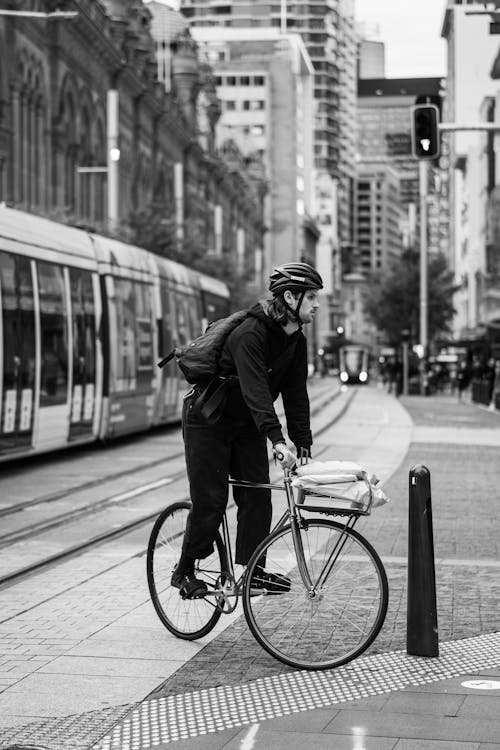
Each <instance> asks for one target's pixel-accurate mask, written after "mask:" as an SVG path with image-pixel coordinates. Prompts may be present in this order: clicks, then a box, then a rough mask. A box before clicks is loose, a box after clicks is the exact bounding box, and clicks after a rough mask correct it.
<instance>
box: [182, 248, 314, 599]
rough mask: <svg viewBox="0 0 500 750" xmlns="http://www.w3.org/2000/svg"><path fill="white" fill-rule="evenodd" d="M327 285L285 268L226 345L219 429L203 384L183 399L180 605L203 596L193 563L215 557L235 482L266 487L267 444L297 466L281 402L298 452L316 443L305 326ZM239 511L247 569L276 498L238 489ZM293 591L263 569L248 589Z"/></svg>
mask: <svg viewBox="0 0 500 750" xmlns="http://www.w3.org/2000/svg"><path fill="white" fill-rule="evenodd" d="M322 288H323V282H322V279H321V276H320V275H319V274H318V272H317V271H316V270H315V269H314V268H313V267H312V266H310V265H308V264H307V263H286V264H284V265H282V266H279V267H277V268H275V269H274V270H273V272H272V274H271V276H270V280H269V290H270V292H271V296H270V297H269V298H266V299H265V300H261V301H260V302H258V303H257V304H256V305H254V307H252V308H251V309H250V311H249V313H248V316H247V318H245V320H244V321H243V322H242V323H241V324H240V325H239V326H237V328H235V329H234V330H233V331H232V332H231V333H230V334H229V336H228V337H227V339H226V341H225V343H224V346H223V349H222V355H221V359H220V370H221V375H222V376H223V377H229V376H232V377H231V379H230V381H229V385H228V388H229V391H228V397H227V401H226V404H225V406H224V408H223V410H222V413H221V416H220V418H219V419H218V421H217V422H216V423H215V424H213V423H209V422H208V421H207V420H206V419H205V418H204V417H203V415H202V414H201V413H200V410H199V408H198V407H197V403H196V402H197V400H198V399H199V396H200V389H199V388H198V387H197V386H194V388H193V389H192V390H191V391H189V392H188V394H187V395H186V397H185V399H184V406H183V415H182V431H183V438H184V444H185V454H186V466H187V472H188V477H189V485H190V492H191V501H192V508H191V510H190V513H189V518H188V522H187V526H186V533H185V537H184V541H183V547H182V553H181V557H180V560H179V561H178V563H177V565H176V568H175V570H174V572H173V575H172V579H171V584H172V586H175V587H176V588H178V589H179V591H180V595H181V596H182V597H183V598H189V599H190V598H197V597H200V596H203V595H204V594H205V593H206V591H207V586H206V584H205V582H204V581H202V580H200V579H197V578H196V575H195V561H196V560H197V559H202V558H205V557H207V556H208V555H210V554H211V552H212V550H213V541H214V539H215V536H216V533H217V530H218V528H219V526H220V523H221V521H222V517H223V514H224V511H225V508H226V505H227V500H228V492H229V483H228V479H229V476H232V477H237V478H238V479H243V480H246V481H249V482H252V483H258V484H266V483H269V462H268V454H267V443H266V439H269V440H270V441H271V443H272V445H273V450H274V452H275V455H277V456H278V457H279V460H280V464H281V466H282V467H283V468H284V469H285V468H287V469H291V468H293V466H294V465H295V462H296V458H295V455H294V453H293V452H292V451H291V450H290V449H289V448H288V447H287V445H286V443H285V439H284V436H283V430H282V426H281V424H280V421H279V419H278V416H277V414H276V411H275V409H274V405H273V404H274V402H275V401H276V399H277V398H278V396H279V395H280V394H281V396H282V400H283V405H284V409H285V415H286V424H287V430H288V435H289V437H290V440H291V441H292V442H293V443H294V445H295V447H296V449H297V452H298V453H300V452H301V450H303V451H306V453H307V454H310V450H311V445H312V435H311V426H310V409H309V398H308V395H307V344H306V339H305V336H304V334H303V333H302V326H303V325H304V324H308V323H311V322H312V320H313V319H314V315H315V314H316V310H317V309H318V307H319V301H318V290H320V289H322ZM233 496H234V500H235V503H236V506H237V508H238V512H237V521H238V523H237V535H236V554H235V561H236V563H237V564H240V565H246V564H247V562H248V560H249V559H250V557H251V555H252V553H253V552H254V550H255V549H256V547H257V546H258V544H260V542H261V541H262V540H263V539H264V538H265V537H266V536H267V535H268V533H269V530H270V527H271V516H272V506H271V491H270V490H269V489H255V488H248V489H247V488H245V487H233ZM289 587H290V582H289V580H288V579H287V578H286V577H285V576H281V575H277V574H275V573H273V572H272V571H265V570H263V569H262V570H259V574H258V576H254V578H253V579H252V588H257V589H258V588H265V589H267V591H272V592H273V593H282V592H284V591H287V590H288V589H289Z"/></svg>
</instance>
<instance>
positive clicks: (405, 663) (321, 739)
mask: <svg viewBox="0 0 500 750" xmlns="http://www.w3.org/2000/svg"><path fill="white" fill-rule="evenodd" d="M402 406H404V407H405V408H406V409H407V410H408V412H409V414H410V415H411V418H412V422H413V426H411V424H410V423H409V421H406V419H407V418H406V414H405V412H404V411H403V410H402ZM354 407H355V408H352V409H351V410H349V412H348V413H347V415H346V417H345V419H344V420H342V422H341V423H339V424H338V425H336V426H334V427H333V428H332V429H331V430H329V431H328V432H327V433H325V435H323V436H322V438H321V440H322V442H326V441H329V445H330V446H331V447H334V448H335V455H336V456H338V457H339V458H347V457H348V456H349V457H351V458H352V457H353V445H354V444H355V442H356V437H357V440H358V445H359V443H360V442H364V444H365V447H364V449H362V451H361V453H362V455H363V462H364V463H365V465H366V466H367V467H369V468H370V469H374V468H375V466H374V462H375V460H377V461H378V464H379V465H381V466H384V462H386V459H387V457H388V455H389V454H390V453H391V451H392V453H393V455H394V456H399V457H400V458H401V455H400V454H401V453H403V454H405V455H404V457H403V460H402V462H401V464H400V466H399V468H398V469H397V471H396V472H395V473H394V475H393V476H392V478H391V479H390V480H389V481H388V482H387V484H386V491H387V492H388V494H389V496H390V497H391V500H392V501H391V503H390V504H389V505H387V506H384V507H383V508H381V509H378V510H377V511H375V512H374V514H373V516H372V517H371V518H369V519H366V526H365V528H364V529H362V531H363V532H364V533H366V535H367V536H368V538H369V539H370V541H372V543H373V544H374V546H375V547H376V549H377V550H379V552H381V553H382V557H383V560H384V563H385V565H386V568H387V572H388V576H389V582H390V592H391V597H390V598H391V601H390V606H389V612H388V616H387V619H386V623H385V625H384V628H383V630H382V632H381V634H380V635H379V637H378V639H377V641H376V642H375V644H374V645H373V646H372V647H371V649H370V651H369V653H368V654H367V655H365V656H362V657H361V658H359V659H358V660H356V661H355V662H352V663H350V664H347V665H345V666H344V667H341V668H339V669H336V670H332V671H330V672H320V673H317V672H316V673H310V672H298V671H293V670H290V669H287V668H282V667H279V666H278V665H276V663H275V662H273V660H271V659H270V658H268V657H266V656H263V655H262V653H257V656H256V658H257V660H258V669H256V670H255V671H254V674H253V678H252V672H251V671H249V670H248V669H247V671H245V668H244V667H245V666H248V662H249V652H251V651H252V648H253V647H252V644H251V643H250V641H249V640H247V639H245V638H241V633H239V634H238V638H239V640H238V638H236V640H235V632H234V631H233V632H231V628H234V627H236V624H235V625H231V626H230V628H228V630H226V631H225V633H224V634H221V635H219V636H218V637H217V638H216V639H215V640H214V641H212V642H211V643H210V644H208V645H207V646H206V647H205V648H204V649H203V650H202V651H201V652H199V653H198V654H197V655H196V656H195V657H194V658H193V659H191V660H190V662H188V663H187V664H186V665H184V667H182V668H181V669H179V670H178V672H177V673H175V674H174V675H173V676H172V677H171V678H169V679H168V680H167V681H166V682H165V683H164V684H163V685H162V686H160V688H158V689H157V690H155V691H154V692H153V693H152V694H151V695H150V696H149V697H148V699H147V700H146V701H144V702H143V703H142V704H140V705H139V706H138V707H137V708H136V709H135V710H133V711H132V712H131V713H130V714H129V715H128V716H127V717H126V718H125V719H124V720H123V721H122V722H120V723H119V724H117V726H116V727H115V728H114V730H113V731H112V732H110V733H109V734H108V735H106V736H105V737H104V738H103V740H102V741H101V742H100V743H98V744H96V745H95V746H94V747H95V750H143V749H144V748H149V747H155V748H160V750H162V749H163V750H164V749H165V748H167V747H172V748H174V749H175V750H188V748H189V750H198V748H199V749H200V750H219V749H220V750H222V748H224V750H237V749H238V750H250V749H252V750H271V749H272V750H274V748H276V749H277V750H280V748H287V750H294V749H295V748H297V750H299V748H300V750H302V749H303V747H311V748H313V749H315V750H322V749H323V748H325V750H326V748H329V749H330V748H335V750H344V748H345V749H346V750H347V748H350V749H351V750H421V749H423V748H425V749H426V750H433V749H435V750H500V633H499V631H500V615H499V612H500V586H499V577H500V503H498V489H497V488H498V487H499V486H500V465H499V464H500V462H499V461H498V447H499V446H500V417H499V415H497V414H492V413H490V412H485V411H481V410H479V409H477V407H475V406H472V405H467V404H456V403H455V402H453V401H452V400H451V399H450V398H446V397H434V398H429V399H420V398H419V397H413V398H411V397H410V398H407V399H404V400H403V401H402V402H398V401H396V399H394V398H393V397H388V396H386V395H385V394H383V393H382V392H380V391H378V390H376V389H374V388H373V389H371V388H370V389H366V390H364V391H363V392H362V394H360V398H359V399H357V400H356V402H355V404H354ZM381 410H382V411H381ZM381 413H382V414H383V415H384V416H383V417H382V419H380V414H381ZM405 435H407V436H408V437H409V436H410V435H411V438H412V442H411V444H410V445H409V447H408V444H407V442H405ZM406 448H408V450H406ZM416 463H423V464H425V465H426V466H427V467H428V468H429V469H430V472H431V483H432V503H433V506H432V509H433V520H434V540H435V561H436V583H437V601H438V625H439V641H440V653H439V657H438V658H422V657H412V656H408V655H407V654H406V644H405V637H406V555H407V515H408V505H407V497H408V471H409V469H410V467H411V466H413V465H414V464H416ZM377 468H378V465H377ZM385 471H386V476H388V475H389V474H390V471H389V462H386V463H385ZM228 645H230V646H231V647H235V648H236V649H237V648H238V646H239V647H240V653H239V654H238V653H237V652H236V651H234V648H229V647H228ZM241 649H243V653H241ZM259 675H260V676H259ZM171 743H173V744H171Z"/></svg>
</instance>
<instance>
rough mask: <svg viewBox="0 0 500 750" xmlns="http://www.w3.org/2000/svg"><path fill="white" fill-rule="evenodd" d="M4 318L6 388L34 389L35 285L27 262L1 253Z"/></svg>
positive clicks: (0, 266)
mask: <svg viewBox="0 0 500 750" xmlns="http://www.w3.org/2000/svg"><path fill="white" fill-rule="evenodd" d="M0 287H1V289H2V316H3V363H4V365H3V366H4V372H3V386H4V389H5V390H9V389H11V388H18V387H21V388H31V389H33V387H34V382H35V325H34V304H33V282H32V277H31V263H30V260H29V259H28V258H23V257H16V256H14V255H10V253H3V252H0Z"/></svg>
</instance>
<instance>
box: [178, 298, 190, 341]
mask: <svg viewBox="0 0 500 750" xmlns="http://www.w3.org/2000/svg"><path fill="white" fill-rule="evenodd" d="M175 296H176V310H177V336H178V339H179V341H178V346H184V345H185V344H187V343H188V342H189V341H190V340H191V339H192V338H193V337H192V336H191V335H190V333H189V315H188V304H187V299H186V297H185V296H184V295H183V292H182V290H181V289H177V290H176V295H175Z"/></svg>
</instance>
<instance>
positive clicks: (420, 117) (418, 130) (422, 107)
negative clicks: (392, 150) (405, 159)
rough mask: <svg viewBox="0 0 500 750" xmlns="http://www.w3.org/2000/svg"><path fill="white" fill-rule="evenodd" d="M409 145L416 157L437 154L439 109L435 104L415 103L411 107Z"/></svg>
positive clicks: (438, 147)
mask: <svg viewBox="0 0 500 750" xmlns="http://www.w3.org/2000/svg"><path fill="white" fill-rule="evenodd" d="M411 146H412V153H413V156H415V157H416V158H417V159H437V157H438V156H439V152H440V141H439V109H438V108H437V107H436V105H435V104H416V105H415V106H414V107H412V108H411Z"/></svg>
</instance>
